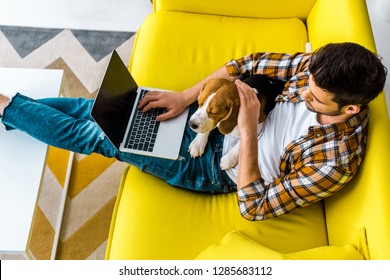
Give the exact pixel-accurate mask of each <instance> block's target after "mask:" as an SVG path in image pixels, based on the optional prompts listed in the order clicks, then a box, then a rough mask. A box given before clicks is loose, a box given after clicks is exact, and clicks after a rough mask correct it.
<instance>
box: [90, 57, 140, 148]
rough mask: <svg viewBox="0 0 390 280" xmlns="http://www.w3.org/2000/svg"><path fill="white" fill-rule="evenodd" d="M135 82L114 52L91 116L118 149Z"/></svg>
mask: <svg viewBox="0 0 390 280" xmlns="http://www.w3.org/2000/svg"><path fill="white" fill-rule="evenodd" d="M136 92H137V84H136V82H135V81H134V79H133V78H132V76H131V75H130V73H129V71H128V70H127V68H126V66H125V65H124V63H123V62H122V60H121V58H120V57H119V55H118V54H117V53H116V51H114V52H113V53H112V56H111V59H110V61H109V64H108V66H107V70H106V73H105V75H104V78H103V81H102V84H101V85H100V88H99V91H98V93H97V96H96V99H95V103H94V105H93V108H92V110H91V116H92V118H93V119H94V120H95V121H96V123H97V124H98V125H99V126H100V128H101V129H102V130H103V132H104V133H105V134H106V136H107V137H108V139H109V140H110V141H111V142H112V143H113V144H114V145H115V147H117V148H118V149H119V146H120V144H121V142H122V140H123V135H124V133H125V130H126V126H127V123H128V120H129V117H130V114H131V111H132V108H133V105H134V102H135V99H136V96H137V95H136Z"/></svg>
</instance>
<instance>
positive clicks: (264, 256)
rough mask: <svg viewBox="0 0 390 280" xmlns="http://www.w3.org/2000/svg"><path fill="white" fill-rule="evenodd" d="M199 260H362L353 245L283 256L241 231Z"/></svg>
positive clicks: (234, 232)
mask: <svg viewBox="0 0 390 280" xmlns="http://www.w3.org/2000/svg"><path fill="white" fill-rule="evenodd" d="M196 259H198V260H362V259H364V257H363V255H362V254H360V253H359V252H358V251H357V250H356V248H355V247H354V246H353V245H345V246H322V247H317V248H313V249H309V250H303V251H298V252H294V253H290V254H283V253H280V252H277V251H275V250H272V249H270V248H267V247H265V246H263V245H261V244H259V243H257V242H255V241H254V240H252V239H250V238H248V237H247V236H245V235H244V234H242V233H241V232H239V231H236V230H235V231H232V232H230V233H228V234H227V235H226V236H225V237H224V238H223V239H222V240H221V241H219V242H218V243H216V244H214V245H211V246H210V247H209V248H207V249H206V250H205V251H203V252H202V253H200V254H199V255H198V256H197V257H196Z"/></svg>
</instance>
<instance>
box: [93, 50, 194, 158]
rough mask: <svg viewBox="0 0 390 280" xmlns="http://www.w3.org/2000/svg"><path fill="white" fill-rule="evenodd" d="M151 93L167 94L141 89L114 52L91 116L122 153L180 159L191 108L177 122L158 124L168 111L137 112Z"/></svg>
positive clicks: (169, 121) (176, 119)
mask: <svg viewBox="0 0 390 280" xmlns="http://www.w3.org/2000/svg"><path fill="white" fill-rule="evenodd" d="M150 90H158V91H164V92H165V91H167V90H162V89H156V88H149V87H141V86H138V85H137V83H136V82H135V80H134V79H133V77H132V76H131V74H130V72H129V71H128V69H127V67H126V65H125V64H124V63H123V62H122V60H121V58H120V57H119V55H118V53H117V52H116V51H115V50H114V51H113V52H112V54H111V57H110V60H109V63H108V65H107V69H106V72H105V74H104V77H103V80H102V82H101V85H100V87H99V90H98V93H97V96H96V98H95V101H94V104H93V107H92V110H91V116H92V118H93V119H94V120H95V121H96V123H97V124H98V125H99V126H100V128H101V129H102V130H103V132H104V133H105V134H106V137H107V138H108V139H109V140H110V141H111V142H112V144H113V145H114V146H115V147H116V148H117V149H118V150H119V151H121V152H128V153H134V154H140V155H146V156H153V157H159V158H166V159H177V158H178V157H179V151H180V146H181V142H182V139H183V134H184V129H185V126H186V123H187V117H188V108H187V109H186V110H185V111H184V112H183V113H182V114H181V115H179V116H177V117H176V118H173V119H169V120H167V121H163V122H157V121H156V117H157V116H158V115H159V114H161V113H162V112H163V110H164V109H161V108H158V109H153V110H150V111H148V112H146V113H142V111H140V110H138V109H137V107H138V103H139V101H140V100H141V98H142V97H143V96H144V95H145V94H147V93H148V92H149V91H150Z"/></svg>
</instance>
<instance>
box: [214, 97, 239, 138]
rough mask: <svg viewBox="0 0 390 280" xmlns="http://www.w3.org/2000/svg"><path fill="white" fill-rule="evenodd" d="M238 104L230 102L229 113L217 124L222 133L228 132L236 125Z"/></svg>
mask: <svg viewBox="0 0 390 280" xmlns="http://www.w3.org/2000/svg"><path fill="white" fill-rule="evenodd" d="M238 109H239V107H238V106H235V105H234V104H233V103H231V104H230V110H229V113H228V114H227V115H226V117H225V118H223V119H222V120H221V121H220V122H219V125H218V129H219V131H220V132H221V133H222V134H229V133H230V132H232V131H233V129H234V128H235V127H236V126H237V119H238Z"/></svg>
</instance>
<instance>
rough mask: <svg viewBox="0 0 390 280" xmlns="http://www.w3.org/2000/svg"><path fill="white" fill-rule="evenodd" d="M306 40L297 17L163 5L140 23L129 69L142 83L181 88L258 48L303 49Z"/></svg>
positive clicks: (305, 33) (151, 85) (284, 50)
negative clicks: (228, 14)
mask: <svg viewBox="0 0 390 280" xmlns="http://www.w3.org/2000/svg"><path fill="white" fill-rule="evenodd" d="M307 41H308V40H307V30H306V27H305V24H304V23H303V22H302V20H300V19H298V18H287V19H255V18H236V17H226V16H216V15H202V14H192V13H184V12H168V11H163V12H158V13H152V14H151V15H149V16H148V17H147V18H146V20H145V21H144V23H143V24H142V26H141V28H140V30H139V31H138V33H137V38H136V41H135V44H134V50H133V55H132V61H131V62H130V68H129V70H130V72H131V73H132V75H133V76H134V77H135V80H136V81H137V82H138V83H139V84H140V85H143V86H150V87H158V88H165V89H170V90H184V89H186V88H188V87H190V86H192V85H194V84H195V83H197V82H199V81H200V80H201V79H203V78H204V77H205V76H207V75H208V74H210V73H211V72H213V71H214V70H215V69H216V67H220V66H222V65H224V64H225V63H226V62H227V61H229V60H230V59H233V58H239V57H242V56H244V55H247V54H249V53H252V52H255V51H259V50H261V51H272V52H289V53H291V52H299V51H305V43H306V42H307ZM145 58H147V59H145ZM162 69H164V70H163V71H162Z"/></svg>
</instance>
